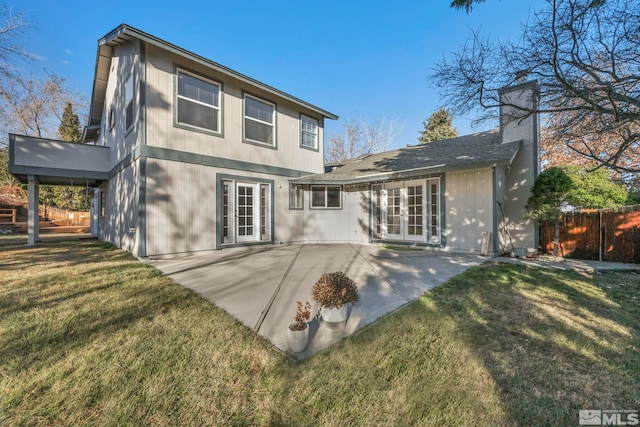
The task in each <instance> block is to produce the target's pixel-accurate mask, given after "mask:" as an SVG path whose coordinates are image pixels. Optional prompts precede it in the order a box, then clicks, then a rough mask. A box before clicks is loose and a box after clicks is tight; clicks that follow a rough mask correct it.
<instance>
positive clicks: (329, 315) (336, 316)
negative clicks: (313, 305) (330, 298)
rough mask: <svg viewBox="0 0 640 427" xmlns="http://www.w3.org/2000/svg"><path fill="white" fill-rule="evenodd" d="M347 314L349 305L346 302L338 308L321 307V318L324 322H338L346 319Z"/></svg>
mask: <svg viewBox="0 0 640 427" xmlns="http://www.w3.org/2000/svg"><path fill="white" fill-rule="evenodd" d="M348 314H349V307H348V306H347V304H344V305H342V306H340V308H328V307H322V320H324V321H325V322H331V323H339V322H344V321H345V320H347V315H348Z"/></svg>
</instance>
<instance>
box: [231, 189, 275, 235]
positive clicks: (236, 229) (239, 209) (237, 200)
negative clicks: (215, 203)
mask: <svg viewBox="0 0 640 427" xmlns="http://www.w3.org/2000/svg"><path fill="white" fill-rule="evenodd" d="M270 215H271V189H270V185H269V184H263V183H257V182H236V181H223V182H222V243H223V244H224V243H227V244H229V243H244V242H258V241H263V240H270V239H271V220H270Z"/></svg>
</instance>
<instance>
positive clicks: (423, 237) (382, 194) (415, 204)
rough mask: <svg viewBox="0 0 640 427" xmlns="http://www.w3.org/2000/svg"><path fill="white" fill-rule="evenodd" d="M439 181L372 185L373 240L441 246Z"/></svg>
mask: <svg viewBox="0 0 640 427" xmlns="http://www.w3.org/2000/svg"><path fill="white" fill-rule="evenodd" d="M439 188H440V180H439V179H438V178H431V179H428V180H425V181H406V182H398V183H390V184H386V185H385V186H384V188H383V187H382V186H374V187H373V193H374V198H373V201H374V206H373V208H374V211H373V212H374V237H377V238H382V239H389V240H403V241H418V242H428V243H440V202H439V200H440V193H439Z"/></svg>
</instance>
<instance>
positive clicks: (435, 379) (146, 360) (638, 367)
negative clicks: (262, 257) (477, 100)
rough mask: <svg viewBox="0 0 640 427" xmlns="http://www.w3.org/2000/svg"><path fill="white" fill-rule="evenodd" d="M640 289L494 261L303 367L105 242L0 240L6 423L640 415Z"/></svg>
mask: <svg viewBox="0 0 640 427" xmlns="http://www.w3.org/2000/svg"><path fill="white" fill-rule="evenodd" d="M639 296H640V275H638V274H633V273H609V274H599V275H595V276H584V275H579V274H576V273H568V272H560V271H555V270H550V269H533V268H526V267H521V266H511V265H496V264H487V265H484V266H481V267H476V268H472V269H471V270H469V271H468V272H467V273H465V274H463V275H461V276H458V277H456V278H455V279H453V280H451V281H450V282H448V283H447V284H445V285H444V286H441V287H439V288H437V289H436V290H434V291H433V292H431V293H429V294H427V295H426V296H424V297H423V298H421V299H420V300H418V301H416V302H414V303H412V304H410V305H409V306H407V307H406V308H404V309H402V310H400V311H397V312H395V313H393V314H392V315H389V316H387V317H385V318H383V319H382V320H381V321H379V322H377V323H375V324H374V325H372V326H370V327H368V328H366V329H365V330H363V331H361V332H360V333H359V334H357V335H356V336H353V337H350V338H348V339H346V340H344V341H343V342H341V343H340V344H338V345H336V346H334V347H332V348H330V349H328V350H326V351H324V352H322V353H320V354H318V355H316V356H314V357H312V358H310V359H308V360H306V361H305V362H303V363H300V364H294V363H292V362H291V361H290V360H289V359H288V358H286V357H285V356H283V355H281V354H280V353H279V352H277V351H276V350H274V349H273V348H272V347H271V346H270V345H269V343H267V342H265V341H264V340H262V339H261V338H259V337H258V336H256V335H255V334H253V333H252V332H251V331H250V330H249V329H247V328H246V327H244V326H243V325H241V324H240V323H238V322H237V321H235V320H234V319H233V318H232V317H230V316H229V315H227V314H226V313H225V312H224V311H222V310H221V309H218V308H217V307H214V306H212V305H211V304H209V303H208V302H206V301H205V300H203V299H201V298H200V297H198V296H196V295H194V294H193V293H191V292H190V291H188V290H185V289H183V288H181V287H179V286H177V285H176V284H175V283H173V282H172V281H171V280H169V279H167V278H164V277H163V276H161V275H160V273H159V272H158V271H157V270H155V269H154V268H152V267H150V266H147V265H143V264H140V263H138V262H137V261H135V260H134V259H133V258H132V257H130V256H129V255H128V254H126V253H124V252H122V251H120V250H117V249H114V248H112V247H110V246H109V245H106V244H103V243H98V242H95V241H91V240H84V241H76V242H51V243H43V244H41V245H40V246H38V247H37V248H35V249H28V248H25V247H24V238H20V239H18V238H16V237H0V393H1V394H0V425H100V426H103V425H114V426H115V425H117V426H120V425H136V426H137V425H154V426H158V425H160V426H162V425H167V426H176V425H323V426H332V425H336V426H343V425H344V426H350V425H366V426H372V425H394V426H401V425H402V426H404V425H577V420H578V409H581V408H582V409H616V408H617V409H640V348H639V347H640V344H639V343H640V340H639V338H640V336H639V335H640V300H639V299H640V298H639Z"/></svg>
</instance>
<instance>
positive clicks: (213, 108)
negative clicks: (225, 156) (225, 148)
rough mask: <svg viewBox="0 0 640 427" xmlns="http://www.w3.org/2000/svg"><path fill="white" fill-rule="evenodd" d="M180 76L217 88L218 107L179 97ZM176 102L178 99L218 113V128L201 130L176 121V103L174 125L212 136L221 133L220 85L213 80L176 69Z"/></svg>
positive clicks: (186, 97)
mask: <svg viewBox="0 0 640 427" xmlns="http://www.w3.org/2000/svg"><path fill="white" fill-rule="evenodd" d="M180 74H184V75H186V76H189V77H193V78H194V79H197V80H201V81H203V82H205V83H209V84H211V85H214V86H217V87H218V105H212V104H207V103H206V102H202V101H197V100H195V99H193V98H189V97H188V96H184V95H180V92H179V90H178V82H177V80H178V79H179V78H180ZM175 78H176V89H175V91H176V100H178V99H183V100H185V101H187V102H193V103H194V104H198V105H202V106H204V107H208V108H211V109H212V110H216V112H217V113H218V128H217V129H215V130H213V129H209V128H203V127H200V126H196V125H192V124H191V123H185V122H181V121H179V120H178V117H179V115H178V102H177V101H176V105H175V109H176V113H175V120H176V123H177V124H178V125H180V126H185V127H189V128H193V129H198V130H202V131H203V132H207V133H214V134H220V133H222V107H221V104H222V85H221V84H220V83H218V82H216V81H214V80H211V79H208V78H206V77H202V76H200V75H198V74H195V73H192V72H189V71H187V70H183V69H182V68H178V69H176V77H175Z"/></svg>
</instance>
